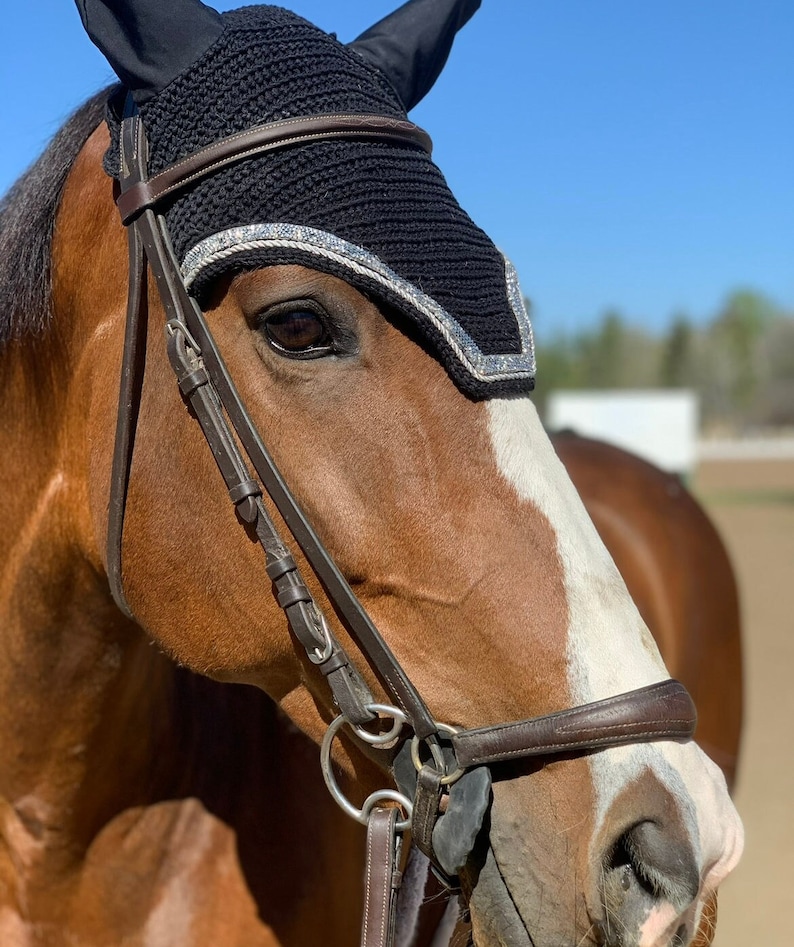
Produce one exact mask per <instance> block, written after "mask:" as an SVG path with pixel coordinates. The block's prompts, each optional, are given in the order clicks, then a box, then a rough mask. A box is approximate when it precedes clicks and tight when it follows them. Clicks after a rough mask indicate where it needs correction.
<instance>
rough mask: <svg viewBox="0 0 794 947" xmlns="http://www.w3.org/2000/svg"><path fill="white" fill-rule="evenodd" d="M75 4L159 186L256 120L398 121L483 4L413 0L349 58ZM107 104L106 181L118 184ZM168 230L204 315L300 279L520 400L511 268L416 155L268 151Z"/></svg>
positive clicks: (306, 35)
mask: <svg viewBox="0 0 794 947" xmlns="http://www.w3.org/2000/svg"><path fill="white" fill-rule="evenodd" d="M78 6H79V7H80V12H81V15H82V17H83V22H84V24H85V27H86V29H87V31H88V33H89V35H90V36H91V38H92V39H93V40H94V42H95V43H96V44H97V45H98V46H99V48H100V49H101V50H102V51H103V52H104V53H105V55H106V56H107V58H108V60H109V62H110V63H111V65H112V66H113V67H114V69H115V70H116V72H117V73H118V75H119V77H120V78H121V80H122V82H124V84H125V86H126V87H127V88H128V89H129V90H130V92H131V95H132V98H133V99H134V101H135V104H136V106H137V109H138V110H139V113H140V116H141V119H142V122H143V125H144V127H145V129H146V132H147V137H148V147H149V173H150V174H151V175H156V174H157V173H158V172H160V171H162V170H163V169H165V168H167V167H169V166H170V165H173V164H174V163H175V162H178V161H180V160H181V159H183V158H185V157H187V156H188V155H191V154H192V153H194V152H196V151H198V150H199V149H201V148H203V147H205V146H207V145H210V144H212V143H213V142H216V141H218V140H219V139H224V138H227V137H228V136H232V135H235V134H237V133H240V132H242V131H244V130H246V129H248V128H251V127H252V126H256V125H260V124H263V123H270V122H288V121H290V120H295V119H299V118H301V117H303V116H317V115H334V114H349V115H358V114H360V115H377V116H383V117H393V118H394V119H395V121H397V122H401V121H405V120H406V119H407V115H406V111H407V110H408V109H410V108H412V107H413V106H414V105H416V104H417V102H418V101H419V100H420V99H421V98H422V97H423V96H424V95H425V93H426V92H427V91H428V90H429V88H430V87H431V86H432V84H433V82H434V81H435V79H436V78H437V76H438V74H439V73H440V71H441V68H442V67H443V64H444V62H445V61H446V58H447V55H448V53H449V50H450V47H451V44H452V41H453V38H454V35H455V33H456V31H457V30H458V29H460V27H461V26H462V25H463V24H465V23H466V21H467V20H468V19H469V18H470V17H471V16H472V14H473V13H474V12H475V10H476V9H477V7H478V6H479V2H473V0H466V2H461V0H455V2H451V0H413V2H411V3H408V4H406V5H405V6H404V7H402V8H400V9H399V10H398V11H397V12H396V13H394V14H392V15H391V16H390V17H387V18H386V19H384V20H383V21H381V22H380V23H379V24H376V25H375V26H374V27H372V28H371V29H369V30H368V31H366V32H365V33H364V34H363V35H362V36H361V37H359V38H358V39H357V40H355V41H354V42H352V43H350V44H348V45H345V44H342V43H340V42H338V41H337V40H336V38H335V37H333V36H329V35H328V34H326V33H324V32H322V31H321V30H319V29H317V28H316V27H314V26H312V25H311V24H310V23H308V22H306V21H305V20H303V19H301V18H300V17H298V16H296V15H295V14H293V13H290V12H288V11H287V10H283V9H280V8H278V7H274V6H250V7H244V8H241V9H238V10H234V11H231V12H229V13H225V14H223V15H218V14H217V13H215V12H214V11H212V10H211V9H209V8H208V7H205V6H204V5H203V4H201V3H199V2H198V0H192V2H188V0H180V2H179V3H175V4H171V3H169V4H167V5H165V4H162V3H157V2H156V0H137V2H134V3H133V2H130V3H128V4H108V5H105V4H103V3H100V2H98V0H78ZM116 106H117V109H118V110H119V111H118V112H117V113H116V117H114V115H113V114H112V113H111V115H110V118H109V124H110V128H111V133H112V135H113V146H112V148H111V150H110V152H109V153H108V156H107V159H106V169H107V170H108V171H109V172H110V173H111V174H113V175H115V176H118V175H119V173H120V170H121V169H120V164H119V160H120V159H119V152H118V135H119V121H118V116H119V112H120V111H121V110H122V108H123V105H122V102H121V101H117V103H116ZM318 195H322V197H321V198H319V199H318ZM165 218H166V222H167V225H168V229H169V232H170V233H171V235H172V239H173V241H174V251H175V254H176V258H177V260H178V261H179V263H180V265H181V268H182V272H183V275H184V279H185V283H186V285H187V288H188V290H189V291H190V293H191V295H193V296H194V297H195V298H196V299H198V300H199V301H202V300H203V299H204V298H206V294H207V293H208V292H209V291H210V289H211V287H212V285H213V284H214V283H215V282H216V281H217V280H218V279H219V278H220V277H221V276H224V275H226V274H229V273H235V272H240V271H242V270H244V269H250V268H255V267H259V266H264V265H269V264H275V263H298V264H303V265H306V266H310V267H313V268H314V269H318V270H322V271H324V272H328V273H331V274H333V275H335V276H339V277H340V278H342V279H344V280H346V281H347V282H349V283H351V284H352V285H354V286H356V287H358V288H360V289H362V290H364V291H365V292H369V293H371V294H373V295H374V296H375V297H376V298H378V299H380V300H382V301H383V302H385V303H387V304H388V305H391V306H393V307H395V309H397V310H398V311H399V312H401V313H403V314H404V315H405V316H407V317H408V318H409V319H411V320H412V321H413V322H414V323H415V324H416V327H417V329H418V330H419V332H420V334H421V336H422V337H423V338H424V339H425V340H426V342H427V344H428V345H430V346H431V347H432V348H433V349H434V350H435V351H436V352H437V353H438V357H439V358H440V359H441V360H442V362H443V364H444V366H445V367H446V369H447V371H448V372H449V374H450V375H451V377H452V378H453V380H454V381H455V383H456V384H457V385H458V386H459V387H460V388H461V389H462V390H463V391H464V392H466V393H467V394H469V395H471V396H473V397H488V396H493V395H498V394H506V393H509V392H520V391H527V390H529V389H531V387H532V384H533V378H534V373H535V361H534V349H533V340H532V330H531V326H530V323H529V320H528V317H527V313H526V311H525V308H524V304H523V300H522V296H521V292H520V290H519V287H518V282H517V278H516V274H515V271H514V269H513V267H512V266H511V264H510V263H509V262H508V261H507V260H506V259H505V258H504V257H503V255H502V254H501V253H500V252H499V251H498V250H497V249H496V247H495V246H494V245H493V243H492V242H491V240H490V239H489V238H488V237H487V236H486V234H485V233H483V231H482V230H480V229H479V228H478V227H477V226H476V225H475V224H474V223H473V222H472V221H471V219H470V218H469V217H468V215H467V214H466V213H465V212H464V211H463V210H462V209H461V207H460V206H459V205H458V203H457V201H456V200H455V198H454V196H453V195H452V193H451V192H450V190H449V188H448V187H447V184H446V182H445V181H444V178H443V176H442V175H441V173H440V171H439V170H438V168H437V167H436V166H435V165H434V164H433V162H432V160H431V158H430V155H429V154H428V153H427V151H425V150H424V149H423V148H420V147H416V146H415V145H412V144H409V143H395V142H383V141H368V140H351V139H350V138H349V137H343V136H340V137H339V138H335V139H333V140H326V141H316V142H313V143H310V144H306V145H305V146H303V147H300V148H289V149H287V150H284V151H279V152H277V153H274V154H267V153H265V154H262V155H259V156H257V157H255V158H250V159H248V160H244V161H241V162H239V163H235V164H234V165H233V166H231V167H227V168H224V169H221V170H219V171H217V172H216V173H214V174H213V175H212V176H211V177H207V178H205V179H203V180H200V181H197V182H196V184H195V185H194V186H193V187H192V188H191V189H190V190H189V191H188V193H186V194H180V195H179V196H176V197H175V199H174V200H173V202H172V203H171V204H170V206H168V208H167V210H166V212H165Z"/></svg>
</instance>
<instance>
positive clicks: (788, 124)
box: [0, 0, 794, 337]
mask: <svg viewBox="0 0 794 947" xmlns="http://www.w3.org/2000/svg"><path fill="white" fill-rule="evenodd" d="M163 2H167V0H163ZM216 5H217V7H218V9H229V8H230V7H233V6H237V5H239V4H238V3H218V4H216ZM284 5H286V6H289V7H290V8H291V9H293V10H295V11H296V12H298V13H300V14H301V15H303V16H306V17H307V18H308V19H310V20H312V21H313V22H315V23H317V24H318V25H319V26H321V27H323V28H325V29H328V30H333V31H335V32H337V33H338V35H339V37H340V39H342V40H349V39H352V38H354V37H355V36H356V35H357V34H358V33H359V32H361V31H362V30H363V29H365V28H366V27H367V26H368V25H369V24H370V23H371V22H374V21H375V20H377V19H379V18H380V17H381V16H383V15H385V14H386V13H387V12H389V11H390V10H391V9H392V8H393V7H394V6H396V0H355V2H354V0H336V2H333V3H332V2H329V0H291V2H286V3H285V4H284ZM34 10H35V12H34ZM3 27H4V29H3V40H2V55H0V83H1V85H0V89H1V90H2V95H0V120H2V128H3V139H2V148H1V149H0V192H4V191H5V190H6V189H7V187H8V186H9V185H10V184H11V183H12V182H13V180H14V179H15V178H16V176H17V175H18V174H19V173H20V172H21V171H22V170H24V168H25V167H26V166H27V165H28V164H29V163H30V162H31V161H32V160H33V159H34V158H35V157H36V155H37V154H38V152H39V151H40V150H41V148H42V147H43V145H44V144H45V142H46V141H47V139H48V138H49V136H50V135H51V134H52V133H53V132H54V131H55V130H56V129H57V127H58V126H59V125H60V123H61V122H62V121H63V119H64V118H65V117H66V116H67V115H68V113H69V112H70V111H71V110H72V109H73V108H74V107H76V106H77V105H78V104H79V103H80V102H81V101H82V100H83V99H84V98H86V97H87V96H88V95H89V94H91V93H92V92H93V91H95V90H96V89H98V88H100V87H101V86H102V85H103V84H105V83H106V82H108V81H110V80H111V78H112V75H111V72H110V69H109V67H108V66H107V65H106V64H105V62H104V60H103V59H102V57H101V55H100V54H99V52H98V51H97V50H95V49H94V47H93V46H92V45H91V44H90V42H89V41H88V39H87V37H85V35H84V34H83V32H82V27H81V25H80V20H79V16H78V14H77V11H76V8H75V6H74V3H73V2H72V0H36V2H35V3H19V2H17V3H9V4H8V5H6V8H5V9H4V10H3ZM792 50H794V3H793V2H791V0H665V2H663V3H662V2H656V3H653V2H649V0H600V2H599V0H546V2H540V0H483V7H482V9H481V10H480V12H479V13H478V14H477V15H476V16H475V17H474V19H473V20H472V21H471V23H470V24H469V25H468V26H467V27H466V28H465V29H464V30H463V32H462V33H461V34H460V36H459V38H458V41H457V43H456V46H455V48H454V50H453V53H452V56H451V59H450V62H449V63H448V65H447V68H446V70H445V72H444V74H443V75H442V77H441V79H440V80H439V82H438V84H437V85H436V87H435V89H434V90H433V91H432V92H431V93H430V95H429V96H428V98H427V99H426V100H425V102H423V103H421V104H420V105H419V106H418V108H417V109H415V110H414V113H413V118H414V119H415V120H416V121H417V122H419V123H420V124H422V125H424V127H425V128H427V130H428V131H429V132H430V133H431V135H432V136H433V139H434V141H435V159H436V161H437V163H438V164H439V165H440V167H441V168H442V170H443V171H444V172H445V174H446V175H447V178H448V180H449V182H450V184H451V186H452V188H453V190H454V191H455V193H456V195H457V196H458V199H459V200H460V202H461V203H462V204H463V206H464V207H465V208H466V209H467V210H468V211H469V213H470V214H471V215H472V217H473V218H474V219H475V220H476V221H477V223H478V224H480V225H481V226H482V227H483V228H484V229H485V230H487V231H488V232H489V233H490V234H491V236H492V237H493V238H494V240H495V241H496V242H497V244H498V245H499V246H500V247H501V249H503V250H504V251H505V252H506V253H507V255H508V256H509V257H510V258H511V259H512V260H513V262H514V263H515V265H516V267H517V269H518V272H519V275H520V278H521V283H522V287H523V289H524V292H525V293H526V294H527V295H528V296H529V297H530V298H531V299H532V300H533V304H534V307H535V321H536V328H537V330H538V331H539V333H540V334H541V337H543V335H548V334H551V333H553V332H554V331H555V330H557V329H561V330H565V331H572V330H575V329H578V328H582V327H587V326H589V325H592V324H593V323H594V321H595V320H596V319H597V318H598V316H599V315H600V314H601V313H602V312H603V311H604V310H605V309H606V308H609V307H615V308H617V309H619V310H620V311H621V312H623V313H624V315H626V316H627V318H629V319H630V320H632V321H633V322H635V323H638V324H643V325H645V326H647V327H649V328H652V329H659V328H662V327H664V326H665V325H667V324H668V323H669V321H670V318H671V316H672V315H673V314H674V313H676V312H678V311H686V312H687V313H689V314H690V315H691V316H692V317H694V318H695V319H698V320H702V319H706V318H708V317H709V316H710V315H712V314H713V313H714V311H715V310H716V309H717V308H718V306H719V305H720V303H721V302H722V300H723V299H724V298H725V297H726V295H727V294H728V293H729V292H730V291H731V290H733V289H736V288H739V287H750V288H753V289H757V290H759V291H761V292H764V293H766V294H768V295H769V296H770V297H771V298H772V299H773V300H775V301H776V302H777V303H779V304H781V305H784V306H786V307H787V308H789V309H791V310H794V55H793V54H792Z"/></svg>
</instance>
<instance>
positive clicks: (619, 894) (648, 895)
mask: <svg viewBox="0 0 794 947" xmlns="http://www.w3.org/2000/svg"><path fill="white" fill-rule="evenodd" d="M605 868H606V871H605V875H604V898H605V901H606V903H607V907H612V909H613V910H614V908H616V907H617V906H618V904H620V905H622V904H624V903H625V902H626V901H637V900H647V899H652V900H654V901H666V902H668V903H669V904H671V905H672V906H673V907H674V908H675V909H676V911H678V912H681V911H683V910H684V909H685V908H686V907H687V905H689V904H691V902H692V901H693V900H694V899H695V898H696V897H697V893H698V889H699V886H700V873H699V872H698V868H697V864H696V862H695V858H694V855H693V853H692V851H691V850H690V848H689V846H688V845H685V844H682V843H681V842H680V841H679V840H678V839H676V838H674V837H671V834H670V833H669V832H667V831H665V829H664V828H663V827H662V826H660V825H659V824H658V823H656V822H652V821H644V822H639V823H637V825H634V826H633V827H632V828H630V829H629V830H628V831H626V832H624V833H623V834H622V835H621V836H620V838H619V839H618V840H617V842H616V843H615V845H614V847H613V849H612V851H611V853H610V856H609V859H608V861H607V864H606V866H605ZM635 888H636V889H637V890H636V893H635V894H634V895H632V889H635Z"/></svg>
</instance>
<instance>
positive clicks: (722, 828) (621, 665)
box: [487, 398, 742, 944]
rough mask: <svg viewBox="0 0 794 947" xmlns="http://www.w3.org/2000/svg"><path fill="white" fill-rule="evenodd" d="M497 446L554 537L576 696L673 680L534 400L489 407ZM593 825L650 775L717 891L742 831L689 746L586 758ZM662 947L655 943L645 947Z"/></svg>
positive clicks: (714, 775)
mask: <svg viewBox="0 0 794 947" xmlns="http://www.w3.org/2000/svg"><path fill="white" fill-rule="evenodd" d="M487 409H488V418H489V426H490V433H491V441H492V444H493V450H494V454H495V456H496V462H497V465H498V468H499V471H500V473H501V474H502V476H503V477H504V478H505V479H506V480H507V481H508V482H509V483H510V484H511V485H512V487H513V488H514V490H515V492H516V494H517V495H518V497H519V499H520V500H521V501H522V502H525V503H529V504H531V505H532V506H533V507H535V508H536V509H537V510H538V511H539V512H540V513H542V514H543V515H544V516H545V517H546V518H547V519H548V521H549V523H550V524H551V527H552V529H553V530H554V533H555V535H556V537H557V549H558V553H559V557H560V560H561V562H562V565H563V569H564V579H565V590H566V596H567V600H568V610H569V625H568V668H569V672H568V673H569V684H570V689H571V694H572V699H573V701H574V702H575V703H582V704H583V703H587V702H589V701H594V700H600V699H602V698H605V697H611V696H614V695H615V694H620V693H622V692H624V691H629V690H633V689H635V688H638V687H643V686H645V685H647V684H652V683H655V682H656V681H661V680H665V679H667V678H668V677H669V674H668V673H667V670H666V669H665V667H664V664H663V662H662V659H661V657H660V655H659V652H658V649H657V647H656V644H655V642H654V641H653V638H652V636H651V634H650V632H649V631H648V629H647V627H646V625H645V623H644V622H643V620H642V618H641V617H640V615H639V612H638V611H637V608H636V606H635V605H634V603H633V602H632V600H631V598H630V596H629V594H628V591H627V589H626V586H625V583H624V582H623V579H622V578H621V576H620V574H619V572H618V570H617V567H616V566H615V564H614V562H613V560H612V557H611V556H610V555H609V553H608V552H607V550H606V547H605V546H604V544H603V542H602V541H601V538H600V537H599V535H598V533H597V531H596V529H595V526H594V525H593V523H592V521H591V520H590V517H589V516H588V514H587V511H586V510H585V508H584V505H583V503H582V501H581V499H580V497H579V495H578V493H577V492H576V489H575V487H574V486H573V483H572V482H571V480H570V477H569V476H568V474H567V472H566V470H565V468H564V467H563V465H562V462H561V461H560V459H559V458H558V457H557V454H556V453H555V451H554V448H553V447H552V445H551V442H550V441H549V439H548V436H547V435H546V433H545V431H544V430H543V427H542V425H541V423H540V420H539V418H538V415H537V412H536V410H535V407H534V405H533V404H532V402H531V401H530V400H529V399H528V398H515V399H505V400H492V401H489V402H487ZM588 761H589V764H590V766H591V769H592V774H593V784H594V789H595V793H596V804H597V809H598V811H597V813H596V826H599V825H601V824H602V822H603V820H604V818H605V817H606V815H607V813H608V812H609V810H610V808H611V805H612V803H613V802H614V800H615V798H616V797H617V796H618V795H619V794H620V792H621V791H622V790H623V789H624V788H625V787H626V786H627V785H629V784H630V783H631V782H632V781H633V780H634V779H636V778H637V777H638V776H639V774H640V773H641V772H643V771H644V770H647V769H650V770H652V771H653V772H654V773H656V774H657V776H658V777H659V779H660V780H661V782H662V783H663V784H664V785H666V786H669V787H670V789H671V790H672V791H673V792H674V793H675V795H676V797H677V798H678V799H679V800H680V802H681V808H682V811H681V815H682V818H683V819H684V822H685V824H686V826H687V829H688V831H689V834H690V836H691V840H692V844H693V846H694V849H695V857H696V858H697V860H698V863H699V864H700V866H701V868H702V870H703V872H704V874H706V875H707V877H706V881H705V882H704V888H705V887H709V888H712V887H715V886H716V884H717V883H719V881H720V880H722V877H724V876H725V875H726V874H727V873H728V871H729V870H730V869H731V868H732V867H733V865H734V864H735V863H736V861H738V857H739V854H740V852H741V842H742V832H741V823H740V822H739V819H738V816H737V815H736V811H735V809H734V807H733V804H732V803H731V802H730V799H729V797H728V795H727V791H726V789H725V781H724V779H723V778H722V774H721V773H720V772H719V770H718V769H717V767H716V766H715V765H714V764H713V763H712V762H711V761H710V760H708V758H707V757H705V755H704V754H703V753H702V752H701V751H700V750H699V749H698V748H697V747H696V746H695V745H694V744H692V743H689V744H685V745H681V744H677V743H671V742H662V743H654V744H645V745H642V744H637V745H632V746H626V747H615V748H613V749H610V750H606V751H603V752H600V753H595V754H593V755H591V756H590V757H589V758H588ZM654 942H656V941H652V940H648V941H647V943H648V944H652V943H654Z"/></svg>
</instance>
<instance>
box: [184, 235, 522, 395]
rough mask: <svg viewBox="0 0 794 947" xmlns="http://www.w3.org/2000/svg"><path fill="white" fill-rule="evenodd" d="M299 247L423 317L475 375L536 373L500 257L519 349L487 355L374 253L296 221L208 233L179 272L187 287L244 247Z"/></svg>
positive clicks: (516, 293)
mask: <svg viewBox="0 0 794 947" xmlns="http://www.w3.org/2000/svg"><path fill="white" fill-rule="evenodd" d="M279 248H284V249H289V250H300V251H303V252H304V253H307V254H309V255H313V256H317V257H323V258H325V259H327V260H331V261H332V262H334V263H336V264H337V265H339V266H342V267H345V268H347V269H348V270H350V271H351V273H354V274H356V275H357V276H359V277H363V278H365V279H366V280H368V281H370V282H374V283H376V284H378V285H380V286H382V287H384V288H385V289H387V290H389V291H390V293H391V294H393V295H395V296H396V297H397V298H399V299H400V300H402V301H403V302H404V303H406V304H407V305H408V306H410V307H411V308H412V309H413V310H414V311H415V312H416V313H417V314H418V315H420V316H421V317H422V318H424V319H427V320H428V321H429V322H430V323H431V324H432V325H433V326H434V327H435V328H436V329H437V330H438V332H439V333H440V334H441V336H442V337H443V338H444V340H445V341H446V343H447V345H448V346H449V348H450V350H451V351H452V352H453V354H454V355H455V356H456V357H457V359H458V360H459V361H460V363H461V364H462V365H463V367H464V368H465V369H466V370H467V371H468V372H469V373H470V374H471V375H473V376H474V377H475V378H476V379H477V380H478V381H482V382H495V381H505V380H512V379H519V378H533V377H534V376H535V345H534V339H533V335H532V325H531V323H530V321H529V316H528V314H527V311H526V308H525V307H524V300H523V298H522V296H521V290H520V288H519V285H518V277H517V275H516V271H515V269H514V268H513V265H512V264H511V263H510V261H509V260H507V259H506V258H505V278H506V280H507V298H508V300H509V302H510V307H511V309H512V312H513V315H514V316H515V319H516V322H517V324H518V331H519V336H520V339H521V351H520V352H518V353H512V354H511V353H508V354H505V355H486V354H485V353H484V352H482V351H481V350H480V348H479V346H478V345H477V343H476V342H475V341H474V340H473V339H472V338H471V336H470V335H469V334H468V333H467V332H466V330H465V329H463V327H462V326H461V325H460V324H459V323H458V321H457V320H456V319H455V318H454V316H452V315H450V313H448V312H447V311H446V310H445V309H444V308H443V307H441V306H439V304H438V303H437V302H436V301H435V300H434V299H433V298H432V297H430V296H428V295H427V294H426V293H423V292H422V291H421V290H420V289H418V288H417V287H416V286H414V285H413V283H409V282H408V280H405V279H403V278H402V277H401V276H399V275H398V274H397V273H395V272H394V270H392V269H391V268H390V267H388V266H387V265H386V264H385V263H384V262H383V261H382V260H381V259H380V258H379V257H377V256H375V254H374V253H370V252H369V251H368V250H365V249H363V248H362V247H358V246H356V245H355V244H353V243H348V242H347V241H346V240H342V239H341V238H340V237H335V236H334V235H333V234H330V233H326V232H325V231H324V230H315V229H314V228H313V227H303V226H300V225H297V224H249V225H247V226H244V227H233V228H231V229H230V230H224V231H221V232H220V233H216V234H213V235H212V236H211V237H207V238H206V239H204V240H202V241H201V242H200V243H198V244H196V246H195V247H193V248H192V249H191V250H189V251H188V253H187V255H186V256H185V259H184V261H183V263H182V275H183V277H184V280H185V285H186V286H187V288H188V289H190V286H191V285H192V284H193V283H194V282H195V280H196V278H197V277H198V276H199V274H200V273H201V272H202V270H204V269H206V267H208V266H210V265H211V264H213V263H217V262H218V261H219V260H224V259H228V258H229V257H232V256H235V255H236V254H238V253H245V252H247V251H249V250H270V249H279Z"/></svg>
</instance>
